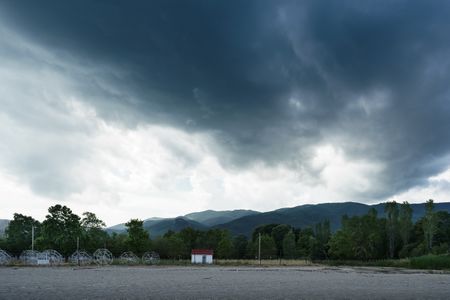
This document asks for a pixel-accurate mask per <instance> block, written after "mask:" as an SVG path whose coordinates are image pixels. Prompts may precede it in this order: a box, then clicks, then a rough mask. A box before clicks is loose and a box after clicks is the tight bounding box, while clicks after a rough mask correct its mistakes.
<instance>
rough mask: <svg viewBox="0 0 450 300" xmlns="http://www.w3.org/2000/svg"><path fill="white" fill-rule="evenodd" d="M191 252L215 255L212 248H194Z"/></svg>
mask: <svg viewBox="0 0 450 300" xmlns="http://www.w3.org/2000/svg"><path fill="white" fill-rule="evenodd" d="M191 254H201V255H213V254H214V251H213V250H210V249H192V252H191Z"/></svg>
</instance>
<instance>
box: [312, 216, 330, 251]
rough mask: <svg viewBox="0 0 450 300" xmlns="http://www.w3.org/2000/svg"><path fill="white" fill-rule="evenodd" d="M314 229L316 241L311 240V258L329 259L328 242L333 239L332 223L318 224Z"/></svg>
mask: <svg viewBox="0 0 450 300" xmlns="http://www.w3.org/2000/svg"><path fill="white" fill-rule="evenodd" d="M314 229H315V230H314V239H313V240H311V243H312V244H311V258H313V259H326V258H328V248H329V244H328V242H329V241H330V238H331V227H330V221H329V220H325V221H323V222H320V223H317V224H316V226H315V228H314Z"/></svg>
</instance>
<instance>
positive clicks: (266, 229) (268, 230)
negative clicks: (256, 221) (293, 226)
mask: <svg viewBox="0 0 450 300" xmlns="http://www.w3.org/2000/svg"><path fill="white" fill-rule="evenodd" d="M278 225H280V224H267V225H261V226H258V227H256V228H255V230H253V234H252V241H256V240H258V237H259V234H260V233H261V235H272V230H273V229H274V228H275V227H277V226H278Z"/></svg>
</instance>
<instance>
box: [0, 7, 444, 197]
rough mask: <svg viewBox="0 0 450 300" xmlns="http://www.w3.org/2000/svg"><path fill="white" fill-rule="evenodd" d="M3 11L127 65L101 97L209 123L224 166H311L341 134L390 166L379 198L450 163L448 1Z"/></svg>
mask: <svg viewBox="0 0 450 300" xmlns="http://www.w3.org/2000/svg"><path fill="white" fill-rule="evenodd" d="M1 10H2V13H1V15H2V17H3V18H5V19H6V22H7V23H8V24H10V26H13V27H14V28H15V29H16V30H17V31H18V32H20V33H21V34H24V35H26V36H28V37H29V38H30V39H33V40H34V41H35V42H38V43H39V44H41V45H43V46H44V47H47V48H49V49H52V50H54V51H61V52H64V53H69V54H70V55H72V56H73V57H77V58H80V59H82V60H83V61H88V62H91V63H93V64H95V63H98V64H102V65H110V66H113V67H114V68H115V69H117V70H120V71H121V72H122V73H121V76H119V77H115V76H114V75H111V74H108V75H105V74H103V75H102V76H104V77H105V78H104V80H106V81H108V82H109V83H110V84H111V85H114V86H115V87H116V88H117V89H118V90H120V91H121V92H120V93H118V94H117V93H116V94H115V96H114V97H111V98H110V101H111V103H105V102H98V103H93V104H94V105H96V107H98V108H99V112H100V113H101V114H102V115H103V116H104V117H106V118H113V117H116V118H117V116H121V117H119V118H123V119H124V120H128V121H129V120H134V121H136V122H153V123H156V122H165V123H169V124H172V125H175V126H177V127H182V128H184V129H188V130H199V131H204V130H207V131H210V132H212V133H214V134H215V136H216V138H217V140H218V141H219V145H220V147H219V148H218V149H216V151H217V153H218V154H219V155H220V157H221V158H222V161H223V162H224V163H225V164H229V165H233V166H245V165H247V163H249V162H253V161H264V162H266V163H268V164H276V163H284V164H287V165H289V166H292V167H295V168H302V169H303V168H306V169H308V168H309V166H308V160H309V159H310V158H311V155H312V153H311V151H310V150H311V149H310V147H312V146H315V145H319V144H323V143H333V144H334V145H336V146H337V147H340V148H342V149H344V150H345V153H346V155H347V156H348V157H350V158H351V159H354V160H365V161H373V162H376V163H379V164H382V165H383V166H384V167H385V169H384V170H383V171H382V172H380V174H379V176H378V177H377V178H376V180H374V185H376V186H374V187H373V188H372V189H371V193H370V194H368V195H366V196H367V198H368V199H374V198H380V197H386V196H389V195H391V194H393V193H396V192H399V191H401V190H404V189H407V188H409V187H411V186H414V185H420V184H424V183H425V182H426V179H427V178H428V177H429V176H431V175H433V174H437V173H439V172H441V171H442V170H444V169H445V168H446V167H448V164H449V159H448V155H449V154H450V151H449V150H450V133H449V132H450V99H449V85H448V83H449V82H450V73H449V56H450V39H449V38H448V30H449V29H450V21H449V20H450V18H449V17H450V4H448V3H447V2H444V1H133V2H128V1H21V0H14V1H4V2H2V4H1ZM97 80H98V79H95V78H93V83H92V85H91V86H89V87H85V90H84V91H83V92H84V93H86V95H87V96H89V95H90V94H92V93H96V92H98V90H99V89H100V88H99V86H98V85H96V84H95V82H97ZM100 90H101V89H100ZM87 98H88V97H87ZM130 99H138V101H132V100H130ZM124 106H125V107H127V108H128V109H129V110H128V113H129V114H132V115H133V117H130V118H127V117H126V116H123V115H124V114H126V112H125V111H122V110H121V108H122V107H124ZM131 112H132V113H131ZM132 123H133V122H130V126H132V125H133V124H132ZM309 171H310V172H313V170H309Z"/></svg>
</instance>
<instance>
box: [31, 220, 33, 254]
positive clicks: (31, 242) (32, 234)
mask: <svg viewBox="0 0 450 300" xmlns="http://www.w3.org/2000/svg"><path fill="white" fill-rule="evenodd" d="M31 250H32V251H34V225H31Z"/></svg>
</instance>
